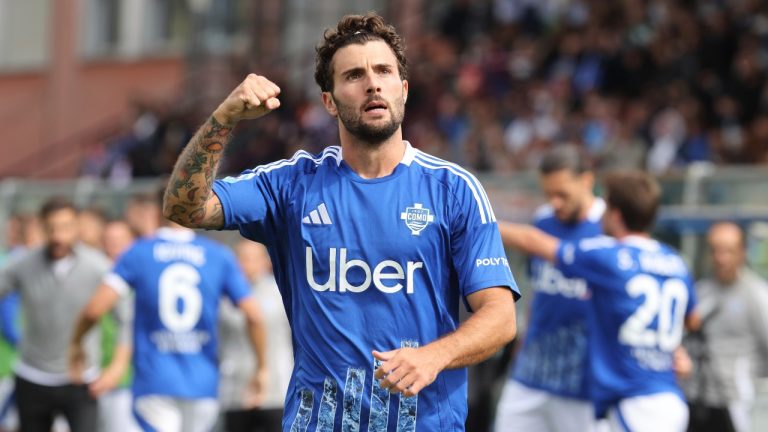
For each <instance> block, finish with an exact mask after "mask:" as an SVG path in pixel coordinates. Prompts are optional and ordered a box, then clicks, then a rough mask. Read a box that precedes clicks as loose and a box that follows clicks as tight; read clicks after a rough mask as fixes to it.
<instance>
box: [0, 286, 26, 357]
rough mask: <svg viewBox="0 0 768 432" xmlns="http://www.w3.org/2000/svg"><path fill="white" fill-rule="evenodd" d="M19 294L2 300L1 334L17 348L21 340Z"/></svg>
mask: <svg viewBox="0 0 768 432" xmlns="http://www.w3.org/2000/svg"><path fill="white" fill-rule="evenodd" d="M19 310H20V308H19V294H18V293H16V292H13V293H11V294H10V295H8V296H6V297H5V298H3V299H2V300H0V334H2V336H3V338H4V339H5V340H6V341H8V343H9V344H11V345H12V346H14V347H16V346H18V344H19V340H20V339H21V332H20V330H19V325H18V324H19Z"/></svg>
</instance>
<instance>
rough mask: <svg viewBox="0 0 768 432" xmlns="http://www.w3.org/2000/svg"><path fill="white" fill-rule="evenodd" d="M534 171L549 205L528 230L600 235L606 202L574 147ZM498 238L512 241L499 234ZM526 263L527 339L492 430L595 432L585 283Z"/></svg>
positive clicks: (572, 237) (572, 236)
mask: <svg viewBox="0 0 768 432" xmlns="http://www.w3.org/2000/svg"><path fill="white" fill-rule="evenodd" d="M539 174H540V177H539V180H540V185H541V189H542V190H543V192H544V195H545V197H546V199H547V204H545V205H544V206H542V207H540V208H539V209H538V210H537V211H536V213H535V215H534V221H533V226H535V227H537V228H539V229H541V230H542V231H544V232H546V233H548V234H550V235H552V236H555V237H557V238H559V239H561V240H567V241H577V240H580V239H582V238H588V237H594V236H597V235H599V234H601V233H602V227H601V218H602V216H603V212H604V211H605V202H604V201H603V200H602V199H601V198H596V197H595V196H594V194H593V192H592V190H593V188H594V174H593V173H592V171H591V169H590V167H589V161H588V160H587V159H586V157H585V156H584V155H583V154H582V153H581V152H580V151H579V150H578V149H577V148H576V147H575V146H570V145H563V146H560V147H556V148H555V149H554V150H552V151H551V152H549V153H548V154H547V155H546V156H545V157H544V158H543V159H542V161H541V165H540V167H539ZM502 241H504V243H505V244H509V245H514V243H515V239H514V238H512V239H510V238H508V236H506V235H505V233H504V230H503V229H502ZM529 265H530V271H531V275H530V276H531V282H532V287H533V289H534V293H535V294H534V296H533V298H532V300H531V303H530V308H529V311H528V326H527V331H526V333H525V334H526V336H525V339H524V340H523V342H522V347H521V348H520V351H519V352H518V354H517V358H516V359H515V363H514V366H513V369H512V374H511V377H510V379H509V380H508V381H507V383H506V385H505V387H504V391H503V393H502V396H501V398H500V400H499V405H498V409H497V414H496V419H497V420H496V426H495V427H496V432H510V431H530V430H536V431H542V432H545V431H553V432H554V431H584V432H587V431H590V430H593V429H594V426H595V412H594V409H593V407H592V404H591V403H590V401H589V394H588V388H587V385H588V376H587V375H588V361H587V352H588V349H587V344H588V342H587V322H586V320H587V307H588V304H587V301H588V300H589V289H588V287H587V283H586V282H585V281H584V279H583V278H580V277H575V278H567V277H565V276H563V274H562V273H561V272H560V270H558V269H556V268H555V267H554V266H553V265H552V264H551V263H550V262H548V261H546V260H544V259H542V258H539V257H536V256H534V257H531V259H530V263H529Z"/></svg>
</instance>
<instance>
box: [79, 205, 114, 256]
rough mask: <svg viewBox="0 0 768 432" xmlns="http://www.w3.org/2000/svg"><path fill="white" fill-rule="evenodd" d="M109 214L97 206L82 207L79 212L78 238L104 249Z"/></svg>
mask: <svg viewBox="0 0 768 432" xmlns="http://www.w3.org/2000/svg"><path fill="white" fill-rule="evenodd" d="M106 224H107V215H106V214H104V211H103V210H101V209H100V208H97V207H86V208H84V209H80V211H79V212H78V214H77V226H78V238H79V239H80V241H81V242H83V243H85V244H87V245H88V246H90V247H92V248H94V249H102V247H103V242H102V240H103V233H104V227H105V226H106Z"/></svg>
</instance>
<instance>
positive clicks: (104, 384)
mask: <svg viewBox="0 0 768 432" xmlns="http://www.w3.org/2000/svg"><path fill="white" fill-rule="evenodd" d="M123 375H125V370H124V369H123V368H119V367H114V366H113V365H110V366H108V367H107V368H105V369H104V370H103V371H102V372H101V375H99V377H98V378H96V381H94V382H92V383H91V384H90V385H89V386H88V392H89V393H90V394H91V396H92V397H94V398H98V397H99V396H101V395H103V394H104V393H107V392H109V391H111V390H113V389H115V388H117V386H119V385H120V380H121V379H122V378H123Z"/></svg>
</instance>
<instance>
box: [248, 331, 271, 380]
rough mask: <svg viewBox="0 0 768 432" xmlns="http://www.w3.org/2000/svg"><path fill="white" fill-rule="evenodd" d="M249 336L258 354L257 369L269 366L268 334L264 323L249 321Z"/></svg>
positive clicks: (254, 350) (254, 351) (255, 352)
mask: <svg viewBox="0 0 768 432" xmlns="http://www.w3.org/2000/svg"><path fill="white" fill-rule="evenodd" d="M248 338H249V339H250V342H251V347H252V348H253V353H254V354H255V355H256V367H257V369H259V370H260V369H266V368H267V354H266V352H267V336H266V332H265V331H264V325H263V324H262V323H260V322H259V323H252V322H249V323H248Z"/></svg>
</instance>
